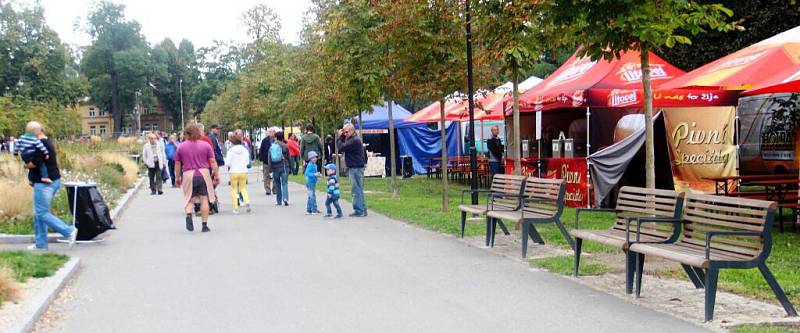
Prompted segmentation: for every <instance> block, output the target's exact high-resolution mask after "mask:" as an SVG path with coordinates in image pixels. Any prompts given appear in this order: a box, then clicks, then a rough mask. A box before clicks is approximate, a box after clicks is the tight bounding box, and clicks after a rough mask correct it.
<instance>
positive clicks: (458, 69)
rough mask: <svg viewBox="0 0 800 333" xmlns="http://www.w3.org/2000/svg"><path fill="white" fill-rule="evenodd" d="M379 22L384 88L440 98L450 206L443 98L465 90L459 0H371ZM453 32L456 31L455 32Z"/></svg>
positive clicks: (445, 195) (446, 201)
mask: <svg viewBox="0 0 800 333" xmlns="http://www.w3.org/2000/svg"><path fill="white" fill-rule="evenodd" d="M374 3H376V5H377V6H378V7H379V12H380V15H381V17H382V24H381V26H380V29H379V30H378V34H379V36H380V38H379V39H378V41H379V43H381V44H384V45H387V46H388V48H389V50H388V54H387V57H386V58H385V60H384V61H389V62H391V63H392V64H393V65H392V67H391V69H392V70H391V72H390V76H389V78H388V79H387V82H386V84H387V85H388V89H387V90H388V91H393V92H394V93H395V94H397V95H399V94H400V92H403V93H404V94H407V95H408V96H411V97H412V98H415V99H416V98H421V99H431V100H438V101H439V102H440V115H441V121H440V124H439V126H440V130H441V135H442V165H441V167H442V187H443V193H442V210H443V211H447V210H448V209H449V201H450V199H449V195H448V183H447V160H448V157H447V140H446V132H445V117H444V102H445V98H446V97H447V95H448V94H450V93H451V92H453V91H458V90H460V91H463V88H464V86H465V83H466V82H465V76H466V71H465V70H464V69H465V68H466V43H465V41H464V39H463V38H458V37H457V36H462V35H463V26H464V25H463V21H462V11H461V8H463V7H461V1H457V0H432V1H426V0H410V1H403V2H401V3H398V2H395V1H388V0H387V1H374ZM454 36H456V37H454Z"/></svg>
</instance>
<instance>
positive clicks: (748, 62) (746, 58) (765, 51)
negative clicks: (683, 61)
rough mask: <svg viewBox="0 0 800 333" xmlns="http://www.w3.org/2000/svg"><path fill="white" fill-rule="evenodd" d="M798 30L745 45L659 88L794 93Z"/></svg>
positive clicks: (799, 50)
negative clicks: (703, 88)
mask: <svg viewBox="0 0 800 333" xmlns="http://www.w3.org/2000/svg"><path fill="white" fill-rule="evenodd" d="M799 73H800V27H796V28H794V29H791V30H787V31H785V32H782V33H780V34H778V35H775V36H773V37H771V38H769V39H765V40H763V41H761V42H758V43H756V44H753V45H751V46H748V47H746V48H744V49H741V50H739V51H736V52H734V53H732V54H729V55H727V56H725V57H722V58H720V59H717V60H716V61H714V62H711V63H709V64H706V65H704V66H703V67H700V68H698V69H695V70H693V71H691V72H689V73H688V74H686V75H684V76H682V77H679V78H677V79H674V80H672V81H670V82H667V83H665V84H664V85H663V86H662V87H663V88H686V87H712V88H718V89H729V90H747V89H751V90H749V91H748V92H746V94H751V95H752V94H758V93H771V92H782V91H798V90H797V88H798V86H800V84H798V83H797V79H798V74H799Z"/></svg>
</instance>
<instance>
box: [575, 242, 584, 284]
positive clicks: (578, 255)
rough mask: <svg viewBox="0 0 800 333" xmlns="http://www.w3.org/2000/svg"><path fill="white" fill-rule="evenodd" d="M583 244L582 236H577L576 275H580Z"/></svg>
mask: <svg viewBox="0 0 800 333" xmlns="http://www.w3.org/2000/svg"><path fill="white" fill-rule="evenodd" d="M582 244H583V239H582V238H575V274H574V275H575V277H578V272H579V271H580V267H581V245H582Z"/></svg>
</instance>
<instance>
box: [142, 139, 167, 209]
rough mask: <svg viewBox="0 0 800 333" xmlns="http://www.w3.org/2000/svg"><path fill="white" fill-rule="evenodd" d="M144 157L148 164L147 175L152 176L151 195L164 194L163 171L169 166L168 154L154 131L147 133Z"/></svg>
mask: <svg viewBox="0 0 800 333" xmlns="http://www.w3.org/2000/svg"><path fill="white" fill-rule="evenodd" d="M142 159H143V160H144V164H145V165H146V166H147V176H148V177H149V178H150V195H156V194H158V195H162V194H164V191H163V189H162V186H163V183H164V180H163V179H161V172H162V170H164V168H166V167H167V154H166V152H165V151H164V145H163V144H162V143H161V140H159V139H158V137H157V136H156V135H155V134H153V133H149V134H147V143H145V144H144V148H142Z"/></svg>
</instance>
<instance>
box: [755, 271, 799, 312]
mask: <svg viewBox="0 0 800 333" xmlns="http://www.w3.org/2000/svg"><path fill="white" fill-rule="evenodd" d="M758 270H760V271H761V275H763V276H764V280H767V284H769V287H770V288H772V292H774V293H775V297H777V298H778V301H780V302H781V305H782V306H783V310H784V311H786V314H787V315H789V316H790V317H797V311H795V309H794V306H793V305H792V303H791V302H789V298H787V297H786V294H785V293H784V292H783V288H781V286H780V285H779V284H778V281H777V280H775V276H774V275H772V272H770V270H769V268H767V264H766V263H761V264H760V265H758Z"/></svg>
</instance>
